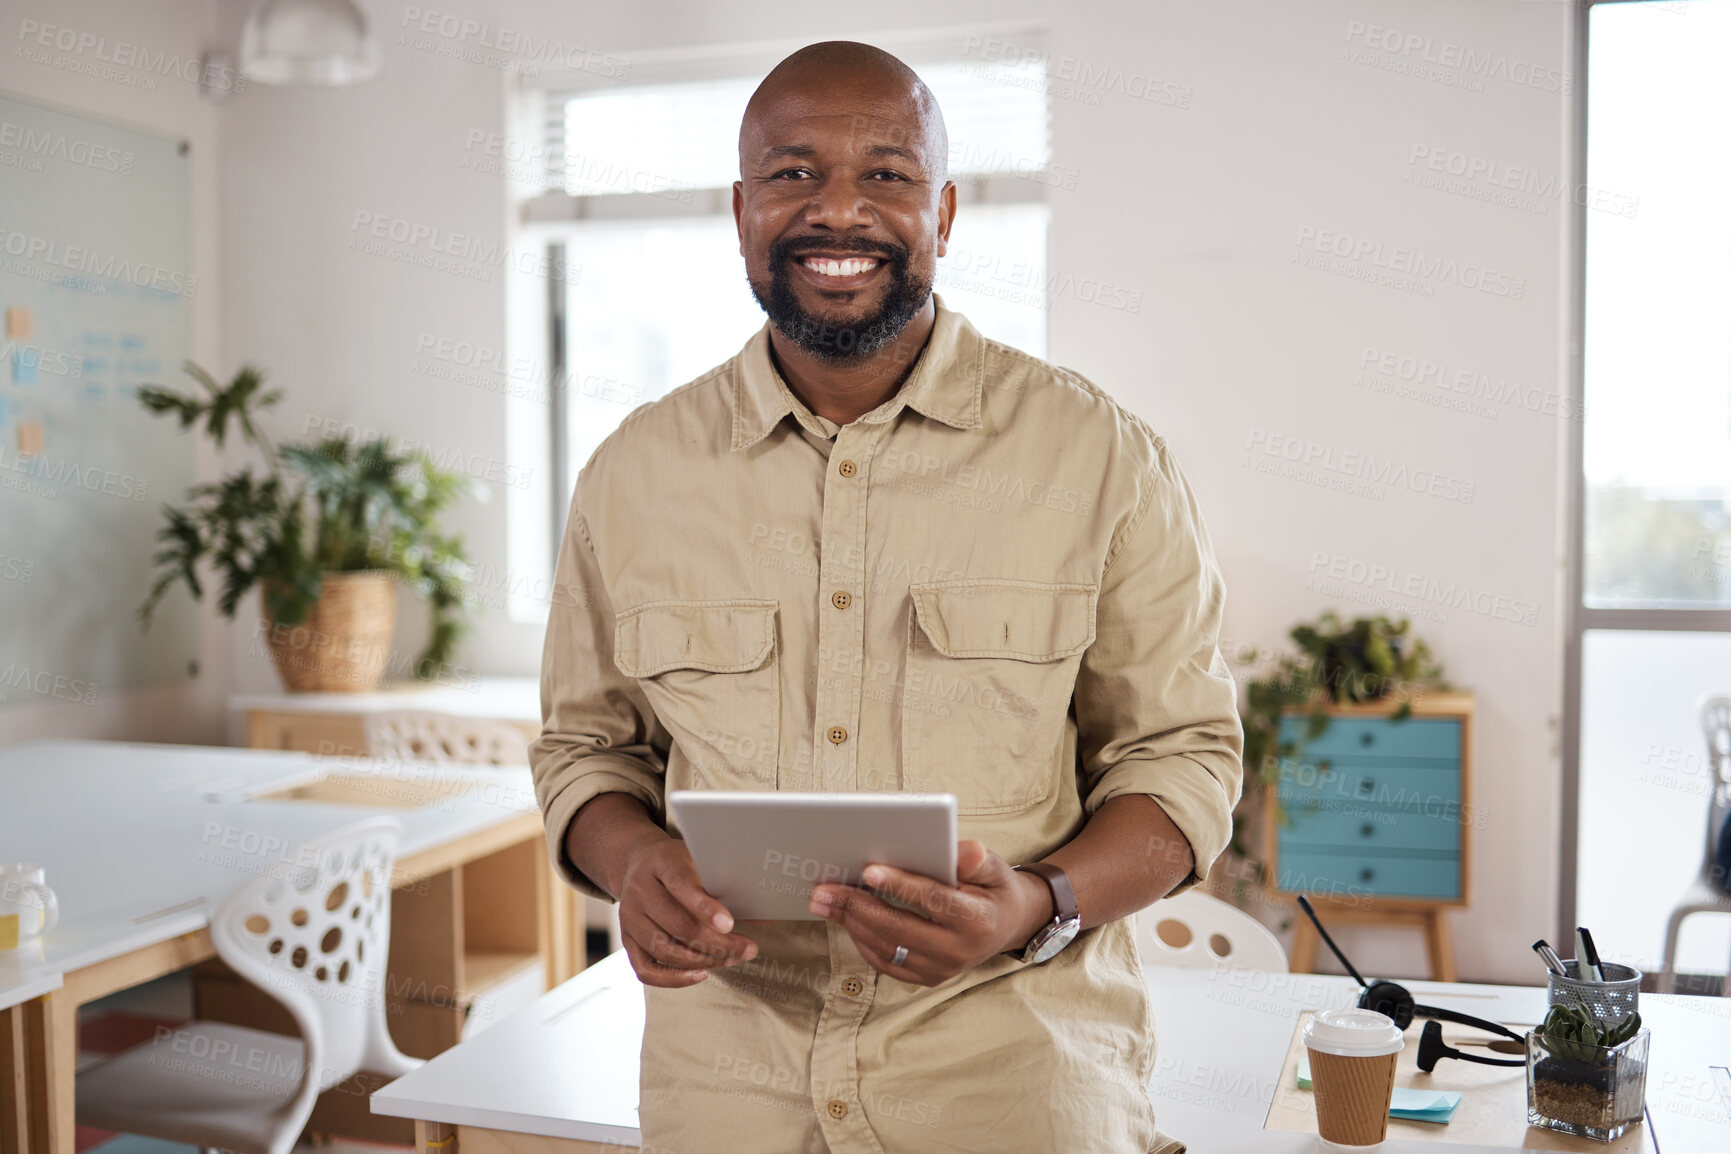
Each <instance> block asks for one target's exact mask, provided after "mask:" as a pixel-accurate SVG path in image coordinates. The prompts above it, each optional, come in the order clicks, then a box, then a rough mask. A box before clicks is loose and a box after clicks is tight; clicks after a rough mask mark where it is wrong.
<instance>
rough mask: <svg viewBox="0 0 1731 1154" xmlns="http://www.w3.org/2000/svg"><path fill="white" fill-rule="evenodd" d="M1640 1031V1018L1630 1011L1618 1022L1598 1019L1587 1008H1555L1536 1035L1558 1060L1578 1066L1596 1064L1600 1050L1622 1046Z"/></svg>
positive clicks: (1546, 1016) (1560, 1006) (1561, 1006)
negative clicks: (1562, 1059) (1571, 1061)
mask: <svg viewBox="0 0 1731 1154" xmlns="http://www.w3.org/2000/svg"><path fill="white" fill-rule="evenodd" d="M1640 1031H1641V1015H1640V1013H1639V1012H1637V1011H1634V1010H1631V1011H1630V1012H1629V1013H1627V1014H1624V1015H1623V1016H1622V1017H1621V1018H1619V1019H1618V1020H1617V1021H1615V1022H1610V1023H1605V1022H1601V1021H1599V1020H1598V1019H1597V1018H1595V1017H1594V1016H1593V1014H1592V1012H1591V1011H1589V1010H1588V1009H1587V1008H1586V1007H1584V1006H1568V1005H1560V1004H1559V1005H1555V1006H1552V1007H1551V1010H1550V1013H1548V1014H1546V1015H1545V1020H1544V1022H1543V1023H1541V1024H1540V1026H1539V1028H1538V1030H1537V1031H1535V1032H1536V1033H1537V1034H1538V1035H1539V1036H1540V1037H1542V1038H1544V1039H1545V1046H1546V1048H1547V1049H1549V1050H1550V1052H1551V1053H1552V1054H1553V1055H1554V1056H1556V1057H1558V1058H1565V1059H1570V1060H1573V1061H1577V1062H1595V1061H1598V1060H1599V1059H1600V1057H1601V1055H1600V1053H1599V1051H1600V1050H1601V1049H1605V1050H1609V1049H1613V1048H1615V1047H1617V1046H1621V1045H1622V1044H1623V1043H1624V1042H1627V1041H1628V1040H1629V1039H1630V1038H1633V1037H1634V1036H1635V1035H1636V1034H1638V1033H1640Z"/></svg>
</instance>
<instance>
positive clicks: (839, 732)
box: [829, 725, 847, 745]
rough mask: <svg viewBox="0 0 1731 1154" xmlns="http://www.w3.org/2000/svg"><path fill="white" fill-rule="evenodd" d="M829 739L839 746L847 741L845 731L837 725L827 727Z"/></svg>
mask: <svg viewBox="0 0 1731 1154" xmlns="http://www.w3.org/2000/svg"><path fill="white" fill-rule="evenodd" d="M829 739H830V741H831V742H833V743H834V744H836V745H840V744H841V743H842V742H844V741H846V740H847V730H845V729H843V728H842V727H841V726H839V725H832V726H830V727H829Z"/></svg>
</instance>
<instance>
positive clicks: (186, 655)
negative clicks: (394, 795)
mask: <svg viewBox="0 0 1731 1154" xmlns="http://www.w3.org/2000/svg"><path fill="white" fill-rule="evenodd" d="M187 152H188V146H187V145H186V144H185V143H184V142H182V141H179V140H173V139H169V138H166V137H161V136H154V135H149V134H145V133H141V132H137V131H134V130H132V129H128V128H122V127H119V126H116V125H112V124H104V123H100V122H98V121H94V120H88V119H85V118H84V117H81V116H75V115H70V114H68V113H65V112H60V111H55V110H52V109H47V108H42V107H39V106H36V105H34V104H28V103H24V102H22V101H19V100H16V99H11V98H7V97H4V96H0V326H3V327H0V709H5V708H11V707H13V706H16V705H19V704H22V703H25V702H33V701H35V702H39V701H44V700H49V699H60V700H63V701H71V702H76V703H81V704H86V705H94V704H95V703H96V702H97V701H99V700H100V699H101V697H102V695H103V694H104V693H106V692H107V691H109V690H111V689H115V688H119V687H122V686H129V685H138V684H141V683H144V682H150V681H158V680H162V679H164V678H169V677H186V676H189V675H192V674H194V673H195V672H196V667H195V666H194V665H193V664H192V662H193V661H194V659H195V657H196V655H197V652H198V647H197V618H196V615H195V614H194V612H193V607H192V604H191V600H190V598H189V597H188V596H187V595H186V594H185V593H184V592H181V591H176V592H175V593H173V594H172V595H170V596H169V597H167V598H165V599H164V600H163V603H162V605H161V606H160V607H159V609H158V612H157V614H156V619H155V621H154V623H153V624H152V626H151V629H150V632H149V633H143V632H141V630H140V627H139V623H138V619H137V616H136V610H137V607H138V605H139V603H140V602H141V601H142V600H143V599H144V596H145V594H146V592H147V591H148V590H149V586H150V577H151V565H150V558H151V555H152V553H153V552H154V550H155V534H156V530H157V527H158V526H159V525H160V524H161V523H162V505H163V503H164V502H170V501H173V502H178V501H180V500H182V499H183V496H184V493H185V490H186V488H187V486H188V485H190V484H191V483H192V481H193V454H194V451H195V447H196V446H195V442H194V436H193V434H192V433H185V434H183V433H181V432H180V430H179V425H178V423H177V422H176V421H174V420H172V419H165V418H159V417H152V416H150V415H149V414H148V413H146V412H145V411H144V409H143V408H142V407H141V406H140V405H139V403H138V400H137V397H136V396H135V391H136V389H137V387H138V386H139V385H141V384H168V385H172V386H175V387H183V383H190V382H189V381H188V379H187V378H186V377H185V376H184V375H183V374H182V372H181V365H182V362H183V361H185V359H186V356H187V349H188V341H189V334H190V328H191V324H190V318H191V311H192V304H193V300H194V298H195V297H196V295H197V293H198V292H199V291H200V286H199V285H198V283H197V279H196V278H195V277H193V275H192V270H191V245H190V228H191V219H190V218H191V213H190V202H189V194H188V188H189V183H188V165H189V161H188V157H187ZM207 595H208V594H207Z"/></svg>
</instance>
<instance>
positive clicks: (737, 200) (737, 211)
mask: <svg viewBox="0 0 1731 1154" xmlns="http://www.w3.org/2000/svg"><path fill="white" fill-rule="evenodd" d="M744 216H745V182H744V181H739V180H736V181H734V182H733V231H734V232H736V233H738V234H739V255H740V256H744V255H745V225H744V223H743V218H744Z"/></svg>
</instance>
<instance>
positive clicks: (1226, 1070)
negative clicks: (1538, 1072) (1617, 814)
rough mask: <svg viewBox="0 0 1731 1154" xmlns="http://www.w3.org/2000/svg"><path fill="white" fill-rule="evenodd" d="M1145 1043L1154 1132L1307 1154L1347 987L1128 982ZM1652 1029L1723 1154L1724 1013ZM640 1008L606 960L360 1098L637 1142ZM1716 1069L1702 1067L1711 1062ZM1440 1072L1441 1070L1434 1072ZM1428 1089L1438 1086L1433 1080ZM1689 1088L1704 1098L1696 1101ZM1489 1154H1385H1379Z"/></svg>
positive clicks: (1491, 1007)
mask: <svg viewBox="0 0 1731 1154" xmlns="http://www.w3.org/2000/svg"><path fill="white" fill-rule="evenodd" d="M1144 974H1145V976H1146V978H1147V980H1148V990H1149V995H1150V997H1151V999H1152V1001H1153V1005H1154V1014H1155V1020H1156V1023H1157V1025H1158V1028H1159V1038H1160V1047H1159V1057H1158V1058H1157V1059H1156V1061H1155V1069H1154V1077H1153V1080H1152V1081H1151V1083H1150V1085H1149V1096H1150V1098H1151V1099H1152V1100H1153V1102H1154V1112H1155V1116H1156V1118H1157V1119H1158V1120H1159V1124H1160V1128H1161V1130H1163V1131H1165V1132H1166V1133H1168V1134H1171V1135H1173V1136H1175V1137H1179V1138H1183V1139H1184V1140H1185V1141H1186V1142H1187V1143H1188V1144H1189V1146H1190V1148H1191V1149H1192V1150H1197V1151H1206V1152H1207V1154H1240V1152H1243V1154H1249V1152H1251V1151H1254V1152H1256V1154H1266V1152H1269V1151H1275V1152H1284V1154H1299V1152H1304V1154H1315V1152H1320V1151H1322V1150H1324V1149H1325V1148H1324V1147H1323V1145H1322V1141H1321V1139H1320V1138H1318V1137H1317V1136H1315V1135H1314V1134H1301V1133H1296V1132H1290V1131H1277V1130H1264V1129H1263V1128H1262V1123H1263V1119H1264V1118H1265V1117H1266V1116H1267V1113H1268V1107H1269V1104H1270V1103H1271V1102H1272V1101H1273V1098H1274V1092H1275V1088H1276V1087H1275V1080H1276V1079H1277V1078H1278V1077H1279V1076H1280V1070H1281V1065H1282V1063H1283V1061H1284V1059H1285V1057H1286V1052H1287V1047H1288V1045H1289V1043H1290V1042H1291V1040H1292V1032H1293V1029H1294V1027H1295V1026H1296V1023H1297V1019H1298V1016H1299V1014H1300V1013H1302V1012H1304V1011H1306V1010H1320V1009H1326V1008H1328V1007H1331V1006H1349V1005H1352V1004H1353V1003H1354V1001H1355V1000H1356V997H1357V987H1356V986H1355V985H1354V984H1353V983H1352V982H1351V981H1350V980H1349V979H1347V978H1343V977H1333V976H1323V975H1308V974H1269V973H1262V972H1259V971H1244V970H1218V971H1210V970H1175V969H1164V968H1160V967H1155V966H1150V967H1147V968H1146V969H1145V970H1144ZM1409 986H1410V988H1411V989H1412V990H1413V991H1414V993H1415V994H1417V995H1418V996H1419V998H1420V1000H1421V1001H1423V1002H1424V1003H1425V1004H1427V1005H1437V1006H1443V1007H1446V1008H1449V1009H1456V1010H1462V1011H1465V1012H1466V1013H1469V1014H1473V1015H1475V1016H1478V1017H1485V1018H1490V1019H1492V1020H1500V1021H1507V1022H1536V1021H1538V1020H1539V1019H1540V1018H1542V1017H1543V1016H1544V1006H1545V991H1544V989H1543V988H1542V987H1526V986H1477V985H1467V984H1452V985H1451V984H1443V983H1437V982H1413V983H1409ZM1641 1012H1642V1016H1643V1018H1644V1019H1646V1020H1647V1022H1648V1024H1649V1025H1650V1026H1651V1027H1652V1029H1653V1042H1652V1053H1651V1068H1650V1072H1649V1077H1648V1089H1647V1102H1648V1106H1649V1108H1650V1110H1651V1111H1652V1113H1653V1116H1654V1128H1655V1131H1656V1133H1657V1135H1658V1138H1659V1141H1660V1143H1661V1145H1662V1146H1663V1148H1664V1150H1665V1152H1666V1154H1673V1152H1685V1151H1686V1152H1692V1154H1705V1152H1707V1151H1723V1150H1731V1114H1728V1113H1727V1110H1726V1108H1725V1107H1724V1106H1723V1105H1721V1104H1719V1102H1718V1100H1717V1097H1716V1094H1715V1093H1714V1091H1713V1090H1712V1086H1711V1079H1710V1078H1709V1077H1708V1071H1707V1068H1706V1067H1707V1065H1708V1063H1709V1060H1711V1061H1712V1062H1716V1063H1720V1064H1723V1063H1725V1062H1731V1016H1727V1015H1731V1000H1728V1001H1727V1004H1726V1005H1724V1006H1721V1005H1719V1004H1718V1002H1717V1000H1712V999H1701V998H1676V997H1670V998H1667V997H1660V996H1658V995H1652V994H1647V995H1643V996H1642V998H1641ZM642 1031H643V992H642V986H640V985H639V984H638V982H637V979H636V976H635V975H634V974H633V973H632V972H631V967H630V963H629V962H628V961H627V959H626V957H625V955H624V954H623V953H622V952H621V953H616V954H614V955H613V956H612V957H610V958H608V959H607V960H606V961H604V962H602V963H600V964H598V965H596V966H592V967H590V968H589V969H587V970H585V971H584V972H583V973H581V974H578V975H577V976H576V977H575V978H572V979H571V980H570V981H568V982H566V983H564V984H563V985H561V986H559V987H558V988H557V989H554V990H551V991H549V992H548V993H546V994H544V995H543V996H542V997H541V998H540V999H539V1000H537V1001H536V1002H535V1003H533V1004H532V1005H530V1006H527V1007H525V1008H523V1009H522V1010H519V1011H518V1012H517V1013H515V1014H513V1015H511V1016H510V1017H508V1018H506V1019H504V1020H503V1021H501V1022H499V1023H497V1024H495V1025H494V1026H493V1027H492V1028H491V1029H489V1030H487V1031H486V1032H485V1033H483V1034H480V1035H478V1036H476V1037H475V1038H474V1039H472V1040H470V1041H467V1042H464V1043H462V1044H461V1045H459V1046H457V1047H455V1048H454V1049H451V1050H447V1051H446V1052H445V1053H443V1054H441V1055H439V1056H438V1057H436V1058H434V1059H433V1060H432V1061H430V1062H428V1063H427V1064H426V1065H424V1066H422V1067H421V1068H420V1069H418V1070H416V1071H414V1072H413V1073H410V1074H407V1075H405V1076H403V1077H401V1078H399V1079H397V1080H396V1081H394V1082H392V1083H391V1084H390V1085H388V1086H385V1087H384V1088H382V1089H380V1090H379V1091H377V1092H376V1093H374V1094H373V1096H372V1108H373V1112H374V1113H375V1114H389V1115H393V1116H396V1117H403V1118H415V1119H420V1120H422V1121H428V1122H445V1123H449V1124H452V1125H464V1126H482V1127H491V1128H493V1129H498V1130H507V1131H515V1132H519V1133H526V1134H538V1135H547V1136H551V1137H558V1138H579V1139H586V1140H588V1141H591V1142H616V1143H625V1144H631V1143H634V1142H636V1141H637V1074H638V1050H639V1047H640V1046H641V1044H642ZM1715 1055H1716V1056H1715ZM1441 1069H1442V1070H1446V1069H1447V1066H1446V1065H1445V1066H1443V1067H1441ZM1438 1085H1439V1088H1442V1086H1443V1083H1442V1081H1441V1078H1440V1076H1439V1080H1438ZM1696 1087H1705V1089H1704V1090H1702V1089H1697V1088H1696ZM1439 1146H1440V1147H1443V1148H1446V1149H1449V1150H1455V1151H1489V1150H1491V1149H1493V1148H1492V1147H1485V1146H1469V1145H1462V1144H1455V1143H1448V1142H1421V1141H1413V1140H1410V1139H1408V1140H1401V1139H1391V1140H1389V1141H1387V1142H1385V1143H1383V1145H1382V1146H1380V1147H1378V1149H1379V1151H1381V1152H1382V1154H1434V1152H1435V1151H1436V1150H1437V1148H1438V1147H1439Z"/></svg>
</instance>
